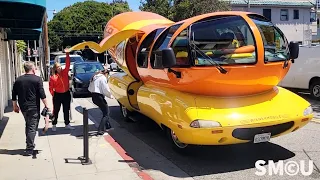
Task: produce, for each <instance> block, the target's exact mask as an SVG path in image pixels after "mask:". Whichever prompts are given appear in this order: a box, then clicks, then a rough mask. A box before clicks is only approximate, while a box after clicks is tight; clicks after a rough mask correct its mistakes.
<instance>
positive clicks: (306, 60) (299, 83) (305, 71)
mask: <svg viewBox="0 0 320 180" xmlns="http://www.w3.org/2000/svg"><path fill="white" fill-rule="evenodd" d="M299 51H300V52H299V58H298V59H296V60H295V61H294V63H293V64H292V65H291V68H290V70H289V72H288V73H287V75H286V76H285V77H284V79H283V80H282V81H281V82H280V83H279V86H282V87H287V88H295V89H303V90H308V91H309V92H310V95H311V97H312V98H314V99H317V100H320V47H300V49H299Z"/></svg>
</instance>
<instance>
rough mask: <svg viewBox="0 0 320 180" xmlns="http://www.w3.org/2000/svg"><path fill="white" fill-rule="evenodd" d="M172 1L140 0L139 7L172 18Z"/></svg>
mask: <svg viewBox="0 0 320 180" xmlns="http://www.w3.org/2000/svg"><path fill="white" fill-rule="evenodd" d="M172 3H173V0H141V1H140V6H139V9H140V10H141V11H148V12H153V13H156V14H159V15H161V16H164V17H166V18H168V19H172V18H173V16H172Z"/></svg>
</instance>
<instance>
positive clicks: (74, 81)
mask: <svg viewBox="0 0 320 180" xmlns="http://www.w3.org/2000/svg"><path fill="white" fill-rule="evenodd" d="M103 69H104V67H103V66H102V64H101V63H100V62H89V61H85V62H76V63H75V64H74V65H73V69H72V70H71V82H70V83H71V86H70V87H71V91H72V93H73V96H74V97H75V96H77V95H80V94H88V93H89V91H88V87H89V83H90V79H91V78H92V76H93V75H94V73H95V72H96V71H97V70H99V71H101V70H103Z"/></svg>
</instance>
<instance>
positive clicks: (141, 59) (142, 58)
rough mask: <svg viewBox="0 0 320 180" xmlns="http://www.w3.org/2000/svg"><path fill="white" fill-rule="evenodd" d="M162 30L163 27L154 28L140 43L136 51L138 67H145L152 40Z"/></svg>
mask: <svg viewBox="0 0 320 180" xmlns="http://www.w3.org/2000/svg"><path fill="white" fill-rule="evenodd" d="M163 30H164V28H160V29H156V30H154V31H152V32H151V33H150V34H148V35H147V37H146V38H145V39H144V40H143V42H142V43H141V46H140V48H139V51H138V58H137V64H138V67H141V68H147V67H148V54H149V52H150V48H151V45H152V43H153V42H154V40H155V39H156V38H157V37H158V35H159V34H160V33H161V32H162V31H163Z"/></svg>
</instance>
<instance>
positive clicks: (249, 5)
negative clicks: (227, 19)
mask: <svg viewBox="0 0 320 180" xmlns="http://www.w3.org/2000/svg"><path fill="white" fill-rule="evenodd" d="M249 9H250V0H248V11H249Z"/></svg>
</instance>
